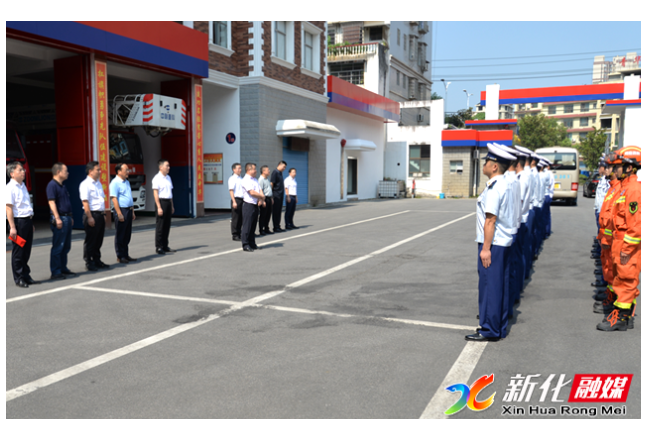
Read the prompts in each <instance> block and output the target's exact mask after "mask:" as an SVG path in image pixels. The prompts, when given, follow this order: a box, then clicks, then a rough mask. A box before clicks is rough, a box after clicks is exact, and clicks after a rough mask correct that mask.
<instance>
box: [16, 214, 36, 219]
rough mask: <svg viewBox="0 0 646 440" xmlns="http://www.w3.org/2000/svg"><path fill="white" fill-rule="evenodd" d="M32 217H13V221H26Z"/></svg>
mask: <svg viewBox="0 0 646 440" xmlns="http://www.w3.org/2000/svg"><path fill="white" fill-rule="evenodd" d="M32 217H33V215H28V216H27V217H14V220H27V219H28V218H32Z"/></svg>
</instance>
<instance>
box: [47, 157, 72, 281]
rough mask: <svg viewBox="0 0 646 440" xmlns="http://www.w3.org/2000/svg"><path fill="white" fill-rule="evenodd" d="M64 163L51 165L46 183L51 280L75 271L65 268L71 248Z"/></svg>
mask: <svg viewBox="0 0 646 440" xmlns="http://www.w3.org/2000/svg"><path fill="white" fill-rule="evenodd" d="M69 174H70V173H69V171H67V166H65V164H64V163H61V162H56V163H55V164H54V165H53V166H52V175H53V179H52V180H51V181H50V182H49V183H48V184H47V189H46V193H47V201H48V203H49V210H50V212H51V215H50V218H49V227H50V228H51V230H52V234H53V235H52V250H51V251H50V254H49V269H50V271H51V272H52V277H51V279H52V280H64V279H66V278H67V277H68V276H70V277H71V276H74V275H75V273H74V272H72V271H71V270H69V269H68V268H67V254H68V253H69V251H70V249H71V248H72V226H74V219H73V218H72V202H71V201H70V193H69V191H67V188H66V187H65V185H64V182H65V181H66V180H67V178H68V177H69Z"/></svg>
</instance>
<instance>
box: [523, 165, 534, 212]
mask: <svg viewBox="0 0 646 440" xmlns="http://www.w3.org/2000/svg"><path fill="white" fill-rule="evenodd" d="M533 183H534V181H533V180H532V171H531V168H530V167H529V166H527V165H525V168H523V171H521V173H520V199H521V200H522V202H523V207H522V209H521V211H522V212H521V215H522V222H523V223H527V220H528V219H529V210H530V209H532V188H533V187H532V185H533Z"/></svg>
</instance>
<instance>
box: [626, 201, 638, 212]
mask: <svg viewBox="0 0 646 440" xmlns="http://www.w3.org/2000/svg"><path fill="white" fill-rule="evenodd" d="M628 206H629V211H630V213H631V214H634V213H636V212H637V210H638V209H639V203H638V202H630V204H629V205H628Z"/></svg>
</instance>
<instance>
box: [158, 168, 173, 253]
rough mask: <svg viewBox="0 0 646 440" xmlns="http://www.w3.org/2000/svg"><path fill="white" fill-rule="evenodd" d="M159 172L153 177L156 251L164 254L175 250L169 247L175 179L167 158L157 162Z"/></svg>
mask: <svg viewBox="0 0 646 440" xmlns="http://www.w3.org/2000/svg"><path fill="white" fill-rule="evenodd" d="M157 164H158V165H159V173H157V174H156V175H155V177H154V178H153V196H154V197H155V205H157V222H156V224H155V251H156V252H157V253H158V254H160V255H164V254H166V253H169V252H175V250H174V249H171V248H169V247H168V234H170V220H171V217H172V215H173V214H175V206H174V205H173V181H172V180H171V178H170V176H169V175H168V173H169V172H170V164H169V163H168V161H167V160H166V159H161V160H160V161H159V162H157Z"/></svg>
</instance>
